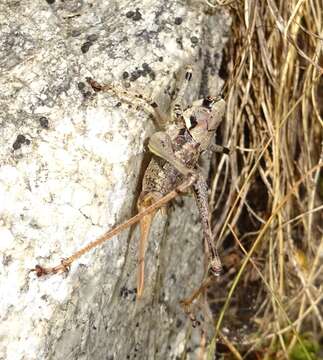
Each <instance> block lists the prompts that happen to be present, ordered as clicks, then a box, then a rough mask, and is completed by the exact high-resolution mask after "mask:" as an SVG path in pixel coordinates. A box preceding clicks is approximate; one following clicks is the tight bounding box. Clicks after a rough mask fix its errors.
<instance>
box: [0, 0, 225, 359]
mask: <svg viewBox="0 0 323 360" xmlns="http://www.w3.org/2000/svg"><path fill="white" fill-rule="evenodd" d="M205 9H206V5H205V4H204V3H203V2H186V1H165V0H161V1H157V2H152V1H124V0H123V1H112V0H111V1H104V0H98V1H83V0H78V1H75V0H69V1H59V0H56V1H55V0H51V1H50V0H47V1H45V0H42V1H40V0H29V1H28V0H22V1H14V0H9V1H1V2H0V79H1V93H0V135H1V136H0V165H1V166H0V259H1V261H0V285H1V293H0V317H1V319H0V320H1V322H0V359H1V360H4V359H6V360H14V359H15V360H16V359H17V360H18V359H19V360H20V359H24V360H31V359H37V360H40V359H55V360H56V359H57V360H61V359H66V360H67V359H68V360H70V359H78V360H80V359H84V360H85V359H134V358H137V359H175V358H176V356H180V354H181V353H182V351H183V350H184V347H185V346H186V345H187V344H186V342H187V337H188V334H189V333H190V332H191V331H192V329H191V325H190V322H189V321H188V319H187V318H186V317H185V315H184V314H183V312H182V310H181V308H180V306H179V300H180V299H182V298H183V297H185V296H188V295H189V294H190V293H191V291H192V290H193V289H194V288H195V287H196V286H197V285H198V284H199V281H200V280H201V278H202V276H203V249H202V245H201V234H200V226H199V220H198V214H197V211H196V207H195V205H194V200H193V199H191V198H189V197H187V198H185V199H184V206H183V207H180V206H178V205H175V206H174V208H173V209H171V210H170V211H169V214H168V216H164V215H162V214H157V216H156V219H155V222H154V225H153V229H152V232H151V236H150V242H149V247H148V251H147V255H146V277H145V293H144V297H143V299H142V301H140V302H139V303H137V304H136V303H135V287H136V261H137V260H136V253H137V244H138V229H132V230H131V231H126V232H124V233H122V234H120V236H116V237H115V238H113V239H112V240H110V241H108V242H107V243H106V244H105V245H104V246H102V247H100V248H97V249H95V250H94V251H91V252H90V253H88V254H86V255H84V256H83V257H82V258H81V259H80V260H79V261H77V262H76V263H74V264H73V265H72V267H71V270H70V272H69V274H68V275H55V276H52V277H46V278H40V279H38V278H36V276H35V273H30V272H29V269H31V268H33V267H34V266H35V265H36V264H37V263H41V264H44V265H56V264H57V263H59V262H60V260H61V259H62V258H64V257H67V256H69V255H71V254H72V253H73V252H74V251H76V250H78V249H79V248H81V247H82V246H84V245H85V244H87V243H88V242H90V241H91V240H93V239H95V238H96V237H97V236H99V235H100V234H102V233H103V232H105V231H106V230H107V229H109V228H111V227H113V226H114V225H115V224H118V223H121V222H123V221H124V220H126V219H128V218H129V217H131V216H132V215H133V214H134V213H135V203H136V197H137V196H138V192H139V191H140V179H141V176H142V173H143V169H144V166H145V164H146V163H147V162H146V161H144V160H143V159H144V144H145V139H147V138H148V137H149V135H151V133H152V132H153V131H154V129H155V128H154V124H153V122H152V121H151V119H150V117H149V114H147V113H146V112H145V111H143V109H141V108H137V106H136V104H132V106H131V107H129V103H127V102H125V101H123V100H122V99H120V98H119V97H117V96H115V95H113V94H107V93H97V94H94V93H93V91H92V89H90V87H89V86H88V85H87V84H86V83H85V79H86V77H92V78H94V79H96V80H97V81H99V82H118V83H119V84H121V85H122V86H124V87H127V88H129V87H130V89H132V90H133V91H137V92H142V93H143V94H145V95H146V96H152V97H153V98H154V99H156V101H157V102H158V103H159V104H160V105H161V106H162V107H164V109H165V110H167V108H168V106H169V103H170V96H171V94H172V93H173V91H174V86H175V81H174V73H178V71H179V70H180V69H181V68H182V67H183V66H184V65H185V64H188V63H191V64H193V66H194V69H195V70H196V71H195V74H194V76H195V77H194V82H193V84H192V87H191V89H190V93H189V94H188V100H187V101H188V102H189V101H191V100H192V99H196V98H197V97H198V96H199V94H200V93H201V92H202V93H207V92H208V93H211V94H214V93H216V92H217V91H218V89H219V88H220V86H221V81H219V79H218V76H217V73H218V71H219V67H220V64H221V56H222V55H221V52H222V48H223V46H224V44H225V40H226V39H225V34H226V32H227V30H228V26H229V19H228V16H227V15H226V14H225V13H224V12H216V13H214V14H210V13H207V12H205ZM189 343H190V344H191V345H189V346H191V348H192V350H194V347H195V346H196V344H194V341H193V340H189ZM192 358H194V356H193V357H192Z"/></svg>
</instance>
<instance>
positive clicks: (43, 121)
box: [39, 116, 49, 130]
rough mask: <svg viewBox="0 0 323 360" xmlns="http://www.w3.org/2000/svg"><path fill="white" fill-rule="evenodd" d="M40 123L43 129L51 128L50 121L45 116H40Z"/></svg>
mask: <svg viewBox="0 0 323 360" xmlns="http://www.w3.org/2000/svg"><path fill="white" fill-rule="evenodd" d="M39 124H40V126H41V127H42V128H43V129H46V130H47V129H49V121H48V119H47V118H46V117H45V116H42V117H41V118H39Z"/></svg>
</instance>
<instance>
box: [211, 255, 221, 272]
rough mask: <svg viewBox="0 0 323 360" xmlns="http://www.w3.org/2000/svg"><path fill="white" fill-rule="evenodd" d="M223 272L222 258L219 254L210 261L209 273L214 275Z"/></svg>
mask: <svg viewBox="0 0 323 360" xmlns="http://www.w3.org/2000/svg"><path fill="white" fill-rule="evenodd" d="M222 272H223V267H222V264H221V260H220V258H219V257H218V256H217V257H215V258H214V259H212V261H210V263H209V273H210V274H211V275H213V276H220V275H221V274H222Z"/></svg>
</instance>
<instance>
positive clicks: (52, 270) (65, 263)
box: [30, 176, 196, 277]
mask: <svg viewBox="0 0 323 360" xmlns="http://www.w3.org/2000/svg"><path fill="white" fill-rule="evenodd" d="M195 180H196V178H195V177H194V176H191V177H190V178H189V179H187V180H186V181H184V182H183V183H182V184H180V185H179V186H178V187H177V188H176V189H174V190H172V191H171V192H169V193H168V194H166V195H165V196H164V197H162V198H161V199H159V200H157V201H156V202H155V203H153V204H152V205H150V206H149V207H147V208H146V209H145V210H143V211H140V212H139V213H138V214H137V215H135V216H133V217H132V218H131V219H129V220H127V221H125V222H124V223H122V224H121V225H117V226H116V227H115V228H113V229H111V230H109V231H107V232H106V233H104V234H103V235H102V236H100V237H99V238H97V239H96V240H94V241H92V242H91V243H89V244H88V245H86V246H85V247H84V248H82V249H80V250H79V251H77V252H76V253H74V254H73V255H72V256H70V257H68V258H66V259H62V261H61V263H60V264H59V265H57V266H54V267H48V268H46V267H43V266H41V265H38V264H37V265H36V266H35V268H34V269H31V270H30V271H35V272H36V275H37V276H38V277H41V276H43V275H50V274H57V273H59V272H67V271H68V270H69V268H70V266H71V264H72V263H73V262H74V261H75V260H77V259H78V258H80V257H81V256H83V255H84V254H86V253H87V252H89V251H90V250H92V249H93V248H95V247H97V246H99V245H102V244H103V243H104V242H105V241H107V240H109V239H111V238H112V237H113V236H115V235H117V234H119V233H120V232H121V231H123V230H125V229H127V228H128V227H130V226H132V225H134V224H136V223H137V222H138V221H140V219H142V218H143V217H144V216H145V215H148V214H150V213H151V212H153V211H155V210H156V209H159V208H160V207H162V206H163V205H165V204H167V203H168V202H169V201H171V200H172V199H174V198H175V197H176V196H177V195H178V194H180V193H182V192H184V191H185V190H186V189H188V188H189V187H190V186H191V185H192V184H193V183H194V182H195Z"/></svg>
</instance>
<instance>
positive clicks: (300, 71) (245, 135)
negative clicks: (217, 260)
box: [211, 0, 323, 358]
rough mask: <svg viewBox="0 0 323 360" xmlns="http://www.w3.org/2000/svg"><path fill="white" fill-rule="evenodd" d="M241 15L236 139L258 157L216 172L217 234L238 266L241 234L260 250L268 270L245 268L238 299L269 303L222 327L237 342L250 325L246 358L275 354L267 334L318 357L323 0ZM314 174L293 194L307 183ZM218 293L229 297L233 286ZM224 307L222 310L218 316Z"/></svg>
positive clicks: (288, 350) (233, 120)
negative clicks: (312, 347)
mask: <svg viewBox="0 0 323 360" xmlns="http://www.w3.org/2000/svg"><path fill="white" fill-rule="evenodd" d="M232 14H233V26H232V34H231V43H230V46H229V49H228V52H227V55H226V56H227V62H228V67H229V69H228V70H229V78H228V85H227V102H228V113H227V121H226V126H227V127H228V128H227V129H226V133H227V132H230V133H231V134H232V139H233V141H234V142H235V144H234V145H236V146H237V147H240V148H243V149H244V148H248V149H253V150H254V151H249V152H239V151H238V150H237V151H236V153H235V154H234V155H233V156H232V158H231V160H230V169H229V170H228V169H226V172H225V173H224V174H223V173H222V168H223V166H221V167H220V168H219V169H217V170H216V169H215V170H214V174H215V176H214V182H213V187H212V193H211V205H212V206H213V212H214V225H213V231H214V237H215V239H216V240H217V241H218V242H219V243H220V244H223V245H224V248H225V249H226V250H225V254H228V255H227V260H226V256H224V263H226V262H227V263H228V264H232V254H233V253H235V254H238V255H239V254H240V253H239V250H238V247H237V242H236V240H235V237H234V236H233V233H232V231H234V233H235V234H236V235H237V237H238V238H240V239H243V246H244V248H246V249H247V251H248V254H250V251H251V249H253V251H254V253H253V255H252V256H253V257H254V261H255V262H256V263H257V264H258V267H257V268H258V269H260V271H261V276H260V275H259V274H258V275H257V271H256V272H255V271H254V270H253V267H252V266H247V264H246V262H245V261H244V262H243V264H244V265H242V267H243V268H244V269H245V273H244V275H243V274H242V271H240V272H239V277H238V279H237V283H236V286H237V287H236V289H235V292H236V294H235V295H234V293H233V292H232V293H230V294H231V295H230V296H232V297H233V299H235V300H236V305H231V307H234V306H235V307H236V312H237V313H239V308H238V306H239V305H240V306H242V305H245V306H247V305H248V304H243V302H242V303H241V298H243V297H244V294H245V298H246V299H248V297H247V295H246V294H248V292H250V289H253V291H254V299H253V303H252V306H251V305H250V304H249V307H250V309H251V310H252V309H258V308H260V304H262V307H261V311H253V312H254V314H255V313H256V315H254V316H252V315H250V316H249V318H248V321H247V324H246V320H245V319H244V320H241V322H240V323H239V321H238V320H237V319H236V320H235V324H234V325H233V323H232V320H231V322H230V317H229V316H227V317H228V319H227V320H226V313H225V312H224V313H223V321H224V322H223V324H222V325H221V326H224V325H225V326H226V328H230V329H231V331H232V336H235V335H236V334H237V333H238V332H239V329H241V327H242V325H243V324H244V325H245V326H247V328H248V330H249V331H246V332H245V333H244V336H243V337H244V341H242V340H241V341H240V348H239V341H238V344H235V346H236V347H237V349H238V350H239V351H242V352H241V354H244V351H245V352H248V351H250V349H251V348H252V349H253V352H254V354H256V355H257V356H261V357H264V358H266V356H267V355H268V354H267V355H266V354H265V353H264V352H263V351H262V350H260V348H259V342H257V341H256V340H254V338H253V334H254V333H255V332H257V333H258V334H259V333H260V334H263V335H264V336H263V340H264V343H263V344H262V345H261V348H262V349H264V348H266V347H268V351H269V349H271V350H270V351H272V352H275V354H276V356H281V357H285V358H292V356H293V354H294V352H295V348H296V345H297V344H298V345H299V344H301V346H300V348H301V349H303V350H300V351H303V355H304V356H305V358H306V356H307V358H311V356H312V355H311V354H309V352H308V351H307V348H306V345H304V344H305V343H304V342H303V341H302V339H303V338H304V336H305V335H304V334H310V339H311V340H310V341H311V342H312V343H313V344H314V343H316V342H319V341H322V339H323V304H322V299H321V292H322V288H321V285H320V284H321V283H322V282H323V267H322V253H323V244H322V242H323V238H322V230H321V229H320V222H321V221H322V197H323V189H322V183H323V181H322V170H321V166H322V162H323V150H322V145H321V144H322V140H323V139H322V134H323V131H322V126H323V121H322V113H323V105H322V103H323V102H322V95H323V80H322V74H323V61H322V60H323V56H322V48H323V43H322V40H321V39H322V38H323V3H322V1H318V0H311V1H306V2H305V1H303V0H290V1H288V2H286V1H283V0H267V1H264V2H260V1H257V0H245V1H244V2H240V3H236V8H235V9H234V10H232ZM314 168H316V170H315V171H314V172H312V173H311V175H310V176H307V177H306V178H304V182H303V183H302V184H300V186H299V187H298V188H297V189H296V190H295V192H293V194H290V195H289V196H288V194H289V191H290V189H291V187H292V186H293V184H295V183H296V182H297V179H300V178H302V177H303V176H304V174H306V173H308V172H309V171H310V169H314ZM222 180H223V181H224V182H223V183H221V181H222ZM219 184H221V186H219ZM221 187H222V188H221ZM219 188H220V189H219ZM219 195H220V200H219V201H218V200H217V197H218V196H219ZM284 202H285V205H284V206H281V204H282V203H284ZM296 220H297V221H296ZM230 229H231V230H232V231H231V230H230ZM264 229H266V231H264ZM245 234H246V235H245ZM244 235H245V236H244ZM255 244H257V246H255ZM239 256H240V255H239ZM248 256H249V257H250V255H248ZM230 257H231V258H230ZM240 257H241V256H240ZM259 264H260V265H259ZM309 264H310V265H309ZM230 266H231V265H230ZM237 266H238V265H236V267H237ZM230 271H231V272H232V273H235V272H238V269H237V268H236V269H232V268H231V269H230ZM262 279H264V281H263V280H262ZM238 284H239V285H238ZM266 284H268V286H269V288H270V291H268V290H266V289H267V288H268V287H267V285H266ZM214 291H218V292H219V291H220V295H219V296H223V295H224V290H223V286H222V289H219V288H216V286H215V287H214ZM221 291H222V292H221ZM273 294H274V296H273ZM237 304H238V305H237ZM222 305H223V304H222ZM219 310H220V309H219V305H218V308H216V309H215V312H216V313H217V315H218V314H219ZM227 310H228V309H227ZM230 312H232V308H230ZM251 313H252V311H251ZM221 316H222V315H221ZM237 323H238V325H237ZM218 324H219V323H218ZM292 325H293V326H292ZM218 326H220V325H218ZM239 326H240V328H239ZM219 329H220V328H219ZM315 329H317V330H318V331H316V330H315ZM266 334H271V335H270V341H269V340H268V336H267V335H266ZM266 336H267V337H266ZM240 338H241V336H240ZM265 339H267V342H266V340H265ZM212 344H213V345H214V344H215V342H213V343H212ZM243 344H250V347H248V346H245V345H243ZM257 344H258V350H257ZM302 344H303V345H302ZM302 346H303V347H302ZM298 348H299V347H298Z"/></svg>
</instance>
